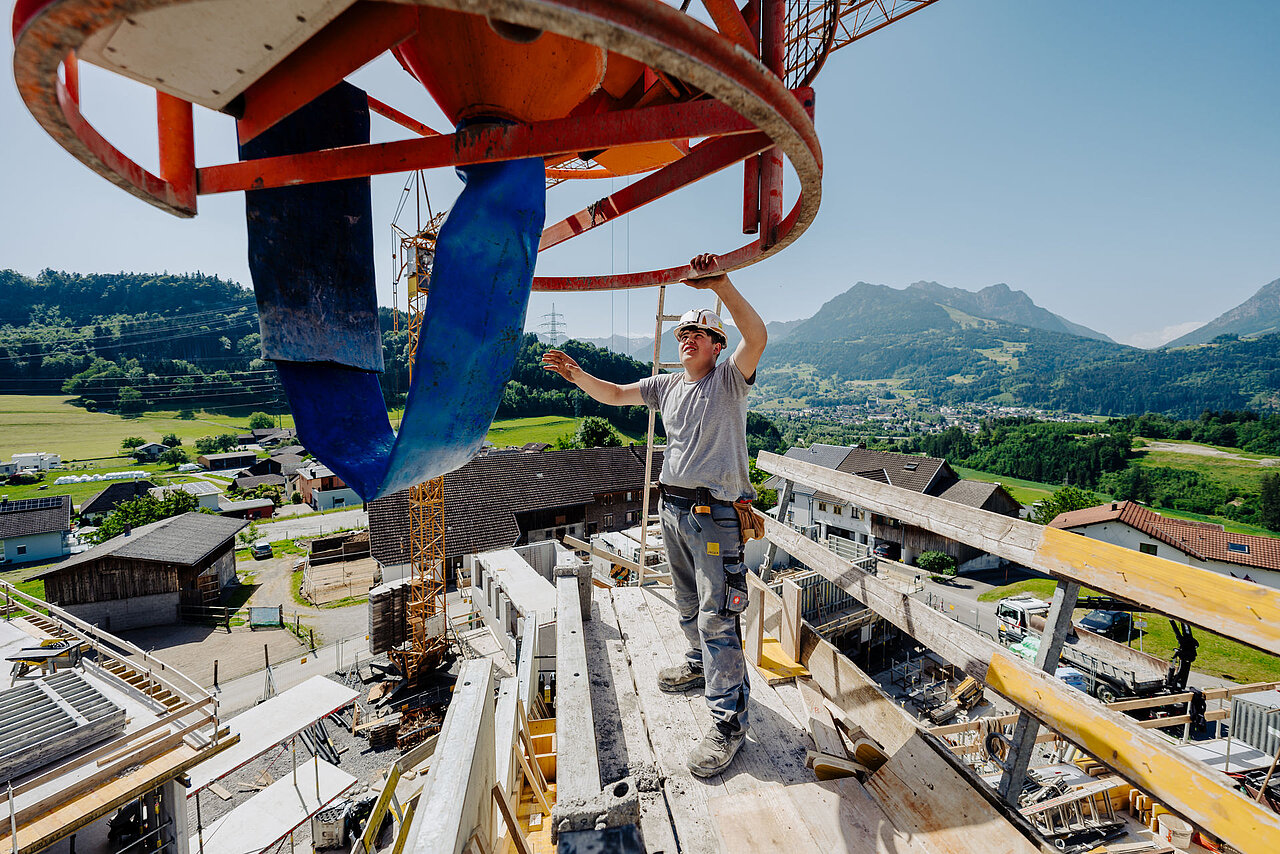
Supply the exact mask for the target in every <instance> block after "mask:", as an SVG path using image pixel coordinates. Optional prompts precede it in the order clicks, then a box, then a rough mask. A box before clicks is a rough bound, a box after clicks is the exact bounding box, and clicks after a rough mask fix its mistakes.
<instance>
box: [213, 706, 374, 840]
mask: <svg viewBox="0 0 1280 854" xmlns="http://www.w3.org/2000/svg"><path fill="white" fill-rule="evenodd" d="M263 705H266V704H265V703H264V704H263ZM233 749H234V748H233ZM197 770H198V769H197ZM355 783H356V778H355V777H353V776H351V775H350V774H348V773H347V772H346V771H343V770H342V769H341V768H339V767H337V766H336V765H330V764H329V763H328V762H325V761H324V760H323V759H318V758H312V759H311V760H309V761H307V762H304V763H302V764H301V765H299V766H297V768H295V769H294V770H293V772H292V773H289V774H286V775H285V776H283V777H281V778H280V779H279V780H276V781H275V782H274V783H272V784H271V785H270V786H267V788H265V789H263V790H262V791H261V792H259V793H258V794H256V795H254V796H253V797H252V798H250V799H249V800H248V801H246V802H244V803H243V804H241V805H240V806H238V807H236V808H235V809H233V810H232V811H231V812H229V813H227V814H226V815H224V816H223V817H222V818H220V819H218V820H217V821H215V822H214V823H213V824H211V825H209V827H207V828H205V829H204V830H203V831H197V833H196V835H195V836H192V837H191V842H190V849H189V850H191V851H203V852H204V854H254V852H259V851H266V850H268V849H270V848H272V847H273V846H275V845H276V844H277V843H278V842H280V841H282V840H283V839H284V838H285V837H287V836H288V835H289V834H290V833H292V832H293V831H294V830H296V829H297V828H298V827H300V826H301V825H302V823H303V822H304V821H306V820H307V819H309V818H311V816H313V815H315V814H316V813H317V812H319V811H320V810H322V809H324V808H325V807H326V806H328V805H329V804H330V803H332V802H333V801H335V800H337V799H338V798H339V797H340V796H341V795H342V793H343V792H345V791H347V790H348V789H350V788H351V787H352V786H354V785H355ZM194 790H195V787H194V786H193V787H192V791H194Z"/></svg>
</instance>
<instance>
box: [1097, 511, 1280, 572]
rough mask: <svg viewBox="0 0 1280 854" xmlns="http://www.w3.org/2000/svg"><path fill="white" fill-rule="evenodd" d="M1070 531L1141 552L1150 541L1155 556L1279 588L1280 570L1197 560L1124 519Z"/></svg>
mask: <svg viewBox="0 0 1280 854" xmlns="http://www.w3.org/2000/svg"><path fill="white" fill-rule="evenodd" d="M1072 532H1073V533H1076V534H1083V535H1084V536H1086V537H1092V538H1093V539H1095V540H1101V541H1102V542H1104V543H1113V544H1114V545H1117V546H1124V547H1125V548H1126V549H1133V550H1134V551H1141V549H1140V548H1139V547H1140V546H1142V545H1147V544H1149V545H1151V546H1154V547H1155V555H1156V557H1161V558H1164V559H1165V560H1172V561H1177V562H1178V563H1185V564H1186V565H1187V566H1195V567H1199V568H1200V569H1209V570H1212V571H1214V572H1217V573H1220V574H1222V575H1234V576H1235V577H1236V578H1244V577H1245V576H1246V575H1247V576H1249V578H1250V579H1251V580H1253V581H1256V582H1257V583H1258V584H1265V585H1266V586H1267V587H1275V588H1280V572H1275V571H1273V570H1268V569H1258V568H1257V567H1253V566H1242V565H1241V564H1238V563H1227V562H1225V561H1220V560H1200V559H1199V558H1196V557H1192V556H1191V555H1189V554H1187V553H1186V552H1184V551H1182V550H1181V549H1177V548H1174V547H1173V546H1171V545H1169V544H1168V543H1162V542H1160V541H1159V540H1157V539H1155V538H1154V537H1151V536H1148V535H1147V534H1144V533H1143V532H1142V531H1139V530H1138V529H1137V528H1133V527H1130V526H1129V525H1126V524H1124V523H1123V522H1101V523H1099V524H1096V525H1086V526H1085V527H1082V528H1072ZM1148 551H1149V550H1148Z"/></svg>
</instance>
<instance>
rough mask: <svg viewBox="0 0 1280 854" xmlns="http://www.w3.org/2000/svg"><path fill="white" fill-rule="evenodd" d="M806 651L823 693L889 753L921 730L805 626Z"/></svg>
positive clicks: (888, 698)
mask: <svg viewBox="0 0 1280 854" xmlns="http://www.w3.org/2000/svg"><path fill="white" fill-rule="evenodd" d="M804 649H805V652H804V665H805V667H807V668H808V669H809V672H810V674H812V678H813V681H814V682H815V684H817V685H818V686H819V688H821V690H822V693H823V694H824V695H825V696H826V697H827V699H828V700H830V701H831V702H832V703H834V704H835V705H836V706H838V707H840V708H841V709H842V710H843V711H844V713H845V715H846V717H847V719H848V720H849V721H850V722H852V723H853V724H854V725H856V726H858V727H861V728H862V731H863V732H865V733H866V734H867V736H868V737H869V738H871V739H873V740H874V741H875V742H877V743H878V744H879V745H880V746H881V747H882V749H883V750H884V751H885V752H886V753H890V754H891V753H893V752H894V751H895V750H897V749H898V748H899V747H901V746H902V745H903V744H905V743H906V742H907V741H908V740H909V739H910V738H912V737H913V736H914V735H915V734H916V733H917V732H918V731H919V725H918V724H917V723H916V721H915V719H914V718H912V717H911V716H910V715H908V714H907V713H906V712H905V711H903V710H902V709H901V708H899V707H898V704H897V703H895V702H894V701H893V700H892V699H890V697H889V695H888V694H886V693H884V691H882V690H881V689H880V686H879V685H877V684H876V682H875V680H873V679H872V678H871V677H869V676H867V675H866V674H865V673H863V672H862V671H861V670H859V669H858V667H857V665H855V664H854V663H853V662H852V661H850V660H849V659H848V658H846V657H845V656H844V655H843V654H842V653H841V652H840V650H838V649H836V648H835V647H834V646H832V645H831V643H830V642H829V641H827V640H825V639H824V638H821V637H819V636H818V635H817V633H815V632H814V631H813V630H812V629H811V628H810V627H809V626H805V627H804Z"/></svg>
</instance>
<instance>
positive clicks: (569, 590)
mask: <svg viewBox="0 0 1280 854" xmlns="http://www.w3.org/2000/svg"><path fill="white" fill-rule="evenodd" d="M556 732H557V737H556V764H557V766H558V767H560V768H561V769H572V770H573V773H571V774H560V775H558V776H557V778H556V792H557V793H558V794H559V796H560V797H564V798H582V799H588V798H594V797H596V796H598V795H599V794H600V760H599V757H598V756H597V754H596V728H595V722H594V718H593V716H592V711H591V675H590V673H589V672H588V662H587V650H586V638H585V636H584V634H583V628H582V604H581V600H580V598H579V592H578V577H577V576H576V575H562V576H559V577H558V578H556Z"/></svg>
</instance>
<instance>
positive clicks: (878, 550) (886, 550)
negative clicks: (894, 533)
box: [871, 543, 902, 560]
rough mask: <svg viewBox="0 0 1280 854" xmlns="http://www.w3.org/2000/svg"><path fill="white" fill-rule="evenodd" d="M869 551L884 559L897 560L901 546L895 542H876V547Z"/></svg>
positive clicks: (900, 555)
mask: <svg viewBox="0 0 1280 854" xmlns="http://www.w3.org/2000/svg"><path fill="white" fill-rule="evenodd" d="M871 553H872V554H873V555H875V556H876V557H882V558H884V559H885V560H897V559H898V558H900V557H902V546H900V545H898V544H897V543H876V547H875V548H873V549H872V550H871Z"/></svg>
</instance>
